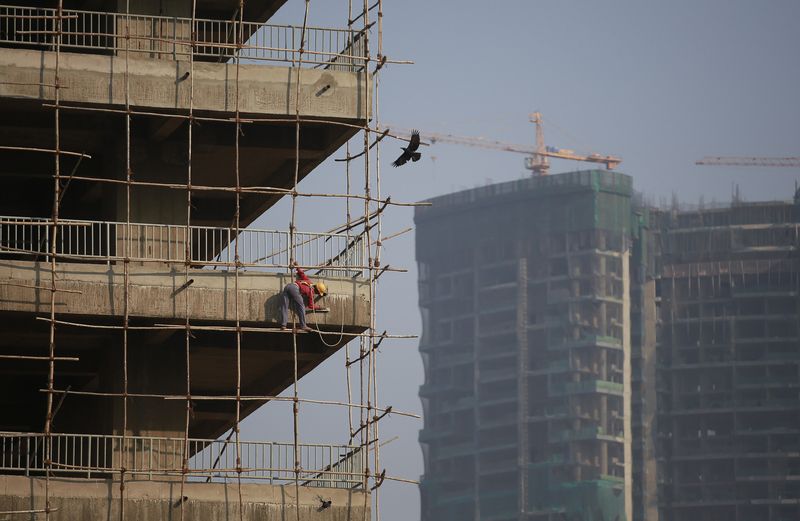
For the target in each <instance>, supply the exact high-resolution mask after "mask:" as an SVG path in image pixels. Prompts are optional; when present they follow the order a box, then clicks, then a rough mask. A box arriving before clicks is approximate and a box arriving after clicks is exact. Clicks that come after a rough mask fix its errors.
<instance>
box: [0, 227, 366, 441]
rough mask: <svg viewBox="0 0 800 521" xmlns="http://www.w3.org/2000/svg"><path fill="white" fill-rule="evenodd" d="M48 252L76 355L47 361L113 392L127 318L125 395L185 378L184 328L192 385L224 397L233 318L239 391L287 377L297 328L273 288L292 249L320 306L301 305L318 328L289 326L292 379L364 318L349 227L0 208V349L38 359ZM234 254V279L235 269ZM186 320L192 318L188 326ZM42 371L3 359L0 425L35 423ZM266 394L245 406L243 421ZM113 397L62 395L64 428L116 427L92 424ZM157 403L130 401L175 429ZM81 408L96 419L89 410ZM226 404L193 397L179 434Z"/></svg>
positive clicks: (74, 380) (131, 413) (179, 420)
mask: <svg viewBox="0 0 800 521" xmlns="http://www.w3.org/2000/svg"><path fill="white" fill-rule="evenodd" d="M54 229H55V230H56V234H55V237H56V239H55V245H54V244H53V239H52V237H53V235H52V234H53V230H54ZM291 242H293V244H294V246H293V247H292V248H290V243H291ZM53 250H55V253H56V259H57V262H56V263H55V270H54V272H53V273H54V275H55V280H56V289H57V292H56V293H55V296H54V299H55V300H54V306H55V319H56V326H55V327H56V329H57V338H58V343H57V345H58V349H57V350H58V355H59V356H66V357H74V358H76V359H77V360H76V361H74V362H73V363H69V364H66V365H63V364H61V363H58V364H56V368H55V378H56V380H57V381H58V382H59V384H58V385H59V388H61V389H66V388H67V387H71V389H72V390H73V391H77V390H87V391H99V392H105V393H115V392H120V391H121V388H120V386H121V376H120V375H121V373H120V371H121V367H122V365H123V360H122V356H123V353H122V350H121V348H120V346H121V345H122V343H123V330H122V329H123V324H124V318H125V317H126V316H127V317H128V329H127V336H126V338H127V342H128V345H129V346H130V347H129V351H128V357H127V362H128V364H129V367H128V374H129V377H130V388H129V390H130V392H136V393H143V394H148V393H149V394H153V393H155V394H175V393H177V394H180V393H185V379H183V378H181V377H179V376H176V375H182V374H185V373H186V370H187V369H186V364H187V360H186V358H187V353H186V342H187V340H186V338H187V334H188V335H190V337H191V349H189V354H188V357H189V360H188V363H189V365H190V367H191V373H192V374H191V381H192V394H193V395H198V396H199V395H210V396H214V395H218V396H229V395H230V394H231V392H230V390H231V389H235V388H236V375H237V367H236V356H235V348H236V334H235V332H236V326H237V322H238V325H239V326H240V328H241V338H240V340H241V379H242V380H241V382H242V394H244V395H249V396H276V395H278V394H279V393H280V392H282V391H283V390H284V389H286V388H287V387H288V386H289V385H290V384H291V383H292V381H293V371H294V351H293V335H292V334H291V331H288V332H287V331H280V329H279V327H278V326H279V325H280V312H279V306H280V300H281V298H282V297H281V295H280V294H281V291H282V289H283V287H284V286H285V285H286V284H287V283H289V282H290V281H292V280H293V276H292V275H291V274H290V273H289V270H288V269H287V266H288V265H289V260H290V258H291V256H292V255H293V256H294V258H295V259H296V261H297V262H298V263H299V265H301V266H303V267H306V268H307V272H308V274H309V275H310V276H311V277H312V278H313V279H316V280H324V281H325V283H326V284H327V286H328V289H329V294H328V295H326V296H325V297H324V298H322V299H321V300H318V302H317V303H318V304H320V305H322V306H324V307H325V308H327V310H328V311H327V312H325V313H308V314H307V318H308V323H309V325H310V326H311V327H312V328H314V329H315V330H316V332H313V333H304V334H298V335H297V360H298V367H297V369H298V376H300V377H302V376H303V375H305V374H306V373H308V372H309V371H311V370H312V369H313V368H314V367H316V366H317V365H318V364H320V363H322V362H323V361H324V360H325V359H327V358H328V357H329V356H331V355H332V354H333V353H335V352H336V351H337V350H338V349H339V347H341V346H343V345H344V344H345V343H347V342H348V341H350V340H352V339H353V338H354V337H355V336H356V335H358V334H360V333H362V332H363V331H365V330H366V329H367V328H368V327H369V323H370V301H369V295H370V292H369V281H368V278H367V276H366V273H367V272H366V271H365V264H366V261H365V248H364V242H363V240H362V238H361V237H359V236H352V237H349V236H347V235H344V234H338V235H337V234H319V233H300V232H297V233H295V234H294V235H293V236H290V234H289V233H288V232H280V231H270V230H258V229H245V230H241V231H240V233H239V235H238V237H237V235H236V233H235V230H232V229H230V228H216V227H207V226H188V227H187V226H173V225H158V224H142V223H130V224H127V223H119V222H108V221H88V220H87V221H75V220H59V221H58V225H57V226H54V225H53V223H52V221H50V220H48V219H30V218H27V219H26V218H21V217H1V218H0V324H2V330H3V331H5V332H6V334H5V335H3V336H2V338H0V352H2V353H9V354H19V353H20V352H21V351H22V352H24V353H25V354H28V355H36V356H46V355H47V352H48V345H49V340H48V338H49V334H50V322H49V320H50V309H51V307H50V306H51V300H50V299H51V292H50V288H51V283H52V276H51V264H50V255H51V254H52V253H53ZM236 250H238V256H239V270H238V274H237V273H236V271H235V270H234V269H233V266H234V265H235V262H234V260H235V259H234V255H235V251H236ZM187 253H188V254H189V258H188V262H187ZM126 258H127V267H128V269H127V275H126V270H125V264H126ZM126 277H127V283H126ZM237 297H238V298H237ZM237 319H238V321H237ZM186 324H190V325H191V327H190V329H189V330H188V331H187V328H186ZM232 349H233V350H234V351H232ZM42 369H43V366H42V364H40V363H38V362H30V361H25V360H11V361H6V362H4V369H3V374H4V378H2V379H0V380H2V383H1V384H0V388H2V390H3V392H2V393H0V396H4V397H5V398H0V402H2V403H0V406H2V407H4V410H7V411H11V410H13V412H14V413H13V414H11V413H10V412H9V414H8V415H5V418H15V420H14V422H15V423H14V425H10V424H5V423H4V422H2V421H0V430H3V429H5V430H33V429H36V428H41V423H40V422H38V420H37V418H39V417H40V415H41V411H43V410H44V408H45V404H44V400H45V395H44V394H43V393H42V392H41V378H42V375H43V373H42V372H41V371H42ZM62 386H63V387H62ZM265 401H266V400H264V401H261V400H251V401H246V402H243V404H242V415H243V417H244V416H246V415H247V414H249V413H251V412H253V411H254V410H255V409H256V408H258V407H259V406H260V405H262V404H263V403H264V402H265ZM112 402H113V403H109V402H104V401H102V400H94V399H91V397H89V396H70V399H69V400H65V402H64V406H63V408H62V411H61V412H60V413H59V416H60V417H61V420H60V421H61V422H62V423H61V425H62V426H63V427H64V428H65V429H67V430H71V429H75V430H77V431H78V432H96V433H109V432H112V430H113V431H114V432H116V433H118V434H121V432H117V430H118V426H116V427H114V428H113V429H112V428H111V427H110V426H109V425H106V424H103V423H101V422H100V420H99V418H100V417H101V416H103V415H102V414H101V411H108V408H109V407H112V409H113V410H116V409H120V410H119V411H117V412H121V407H122V403H121V402H122V401H121V400H114V401H112ZM156 405H157V407H154V406H153V404H151V403H147V401H146V400H145V401H141V400H140V401H138V402H137V401H133V402H132V403H130V404H128V413H127V414H128V417H129V418H131V425H136V426H137V433H139V434H149V435H155V436H171V435H175V433H180V432H183V430H184V427H185V426H184V414H183V409H184V404H182V403H179V402H176V401H173V402H169V401H163V400H162V401H159V402H158V403H157V404H156ZM87 411H97V414H96V415H91V414H90V415H88V417H87V415H86V412H87ZM235 411H236V405H235V402H234V401H233V400H231V399H227V398H225V399H219V400H209V401H200V402H198V403H197V404H196V406H195V408H194V410H193V413H192V418H191V421H190V426H189V431H190V433H191V435H192V436H194V437H214V436H219V435H220V434H222V433H223V432H225V431H226V430H227V429H228V428H229V426H230V425H231V423H232V421H233V418H234V416H235ZM79 429H83V430H79Z"/></svg>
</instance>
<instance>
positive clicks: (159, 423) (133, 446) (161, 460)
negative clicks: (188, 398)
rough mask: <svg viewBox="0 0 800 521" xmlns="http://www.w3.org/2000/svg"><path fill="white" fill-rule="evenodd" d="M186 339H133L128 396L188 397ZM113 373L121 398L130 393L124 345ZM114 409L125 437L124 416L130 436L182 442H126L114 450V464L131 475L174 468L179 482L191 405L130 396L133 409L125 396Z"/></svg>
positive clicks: (116, 430)
mask: <svg viewBox="0 0 800 521" xmlns="http://www.w3.org/2000/svg"><path fill="white" fill-rule="evenodd" d="M179 337H180V334H176V335H175V336H174V337H173V339H172V341H161V342H157V341H155V340H154V339H151V340H150V341H148V340H146V339H144V338H142V336H141V335H137V334H133V333H132V334H130V335H129V342H128V353H127V355H128V356H127V371H128V393H131V394H157V395H167V394H169V395H185V394H186V360H185V351H184V350H183V345H182V342H180V340H181V338H179ZM108 362H109V365H110V366H112V368H113V370H110V371H108V374H111V375H113V376H112V378H113V379H114V380H113V381H111V382H110V387H111V389H113V392H115V393H122V392H123V391H124V386H123V377H122V368H123V352H122V346H121V342H120V343H119V344H117V346H115V348H114V352H113V353H112V354H111V355H110V357H109V361H108ZM112 401H113V404H112V410H111V418H112V425H111V433H112V434H115V435H121V434H123V426H124V422H123V420H124V417H125V416H127V429H126V430H125V434H126V435H128V436H138V437H147V436H153V437H158V438H176V439H177V441H162V440H152V441H151V440H137V441H136V442H134V441H133V440H131V439H128V440H126V441H127V442H126V443H125V446H124V447H123V446H122V444H121V440H120V442H119V443H115V444H114V445H113V449H112V450H113V455H112V461H113V462H114V466H115V467H119V466H120V465H124V466H125V468H126V469H128V472H131V473H132V474H134V475H135V472H132V471H134V470H138V471H139V472H140V473H141V471H147V470H149V469H151V468H152V469H173V470H175V471H176V479H179V478H180V476H179V474H178V472H177V471H179V470H180V468H181V466H182V461H183V442H182V439H183V437H184V431H185V428H186V402H185V401H184V400H167V399H164V398H161V397H153V398H149V397H128V399H127V410H125V409H126V404H125V402H124V399H123V398H122V397H118V398H113V400H112Z"/></svg>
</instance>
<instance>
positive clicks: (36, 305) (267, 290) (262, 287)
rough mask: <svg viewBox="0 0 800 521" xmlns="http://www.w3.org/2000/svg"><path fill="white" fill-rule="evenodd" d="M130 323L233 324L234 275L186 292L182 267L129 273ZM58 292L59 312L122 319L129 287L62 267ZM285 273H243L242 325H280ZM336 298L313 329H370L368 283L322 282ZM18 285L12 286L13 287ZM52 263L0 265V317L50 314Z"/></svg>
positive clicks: (211, 275) (201, 274) (92, 270)
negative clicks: (5, 314)
mask: <svg viewBox="0 0 800 521" xmlns="http://www.w3.org/2000/svg"><path fill="white" fill-rule="evenodd" d="M129 277H130V284H129V300H128V302H129V308H128V312H129V315H130V316H131V317H140V318H150V319H163V320H171V319H181V318H185V317H186V299H187V298H188V299H189V315H190V316H189V318H190V319H192V320H208V321H215V322H230V321H233V320H235V306H234V303H235V293H236V292H235V291H234V274H233V273H232V272H225V271H220V270H210V269H193V270H190V273H189V277H190V279H191V280H193V281H194V282H193V283H192V284H191V285H189V286H188V287H184V284H185V281H186V279H185V275H184V270H183V268H179V267H176V266H171V267H170V266H167V265H163V266H157V265H149V266H133V265H131V266H130V267H129ZM56 278H57V281H58V282H57V287H58V288H60V289H63V290H69V292H66V291H64V292H59V293H57V295H56V313H57V315H60V316H61V317H64V316H84V317H86V316H89V317H97V316H100V317H122V315H123V310H124V301H125V284H124V276H123V268H122V266H121V265H114V264H110V265H105V264H79V263H58V264H57V265H56ZM290 280H291V279H290V278H289V276H288V275H287V274H278V273H267V272H257V271H249V272H244V273H240V274H239V317H240V320H241V321H242V322H243V323H258V324H263V325H273V326H274V325H276V324H277V323H278V321H279V316H280V313H279V301H280V298H281V296H280V293H281V290H282V289H283V287H284V286H285V285H286V284H287V283H288V282H290ZM324 280H325V283H326V284H327V286H328V291H329V292H330V293H329V294H328V295H327V296H326V297H325V299H324V301H321V304H322V305H324V306H325V307H327V308H329V309H330V312H328V313H317V314H315V315H314V323H318V324H320V325H323V326H324V325H331V326H336V327H337V328H338V327H341V326H342V325H344V327H347V328H348V329H349V328H353V327H355V328H358V329H363V328H366V327H368V326H369V309H370V306H369V284H368V282H366V281H363V280H355V279H324ZM10 284H14V285H10ZM49 284H50V265H49V264H48V263H43V262H30V261H0V311H10V312H27V313H46V312H49V311H50V291H49V290H48V289H47V288H49V287H50V286H49Z"/></svg>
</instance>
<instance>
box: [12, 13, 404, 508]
mask: <svg viewBox="0 0 800 521" xmlns="http://www.w3.org/2000/svg"><path fill="white" fill-rule="evenodd" d="M284 3H286V0H247V1H241V0H238V1H230V0H204V1H198V2H185V1H168V0H164V1H160V2H151V1H147V2H138V1H137V2H125V1H112V2H92V1H88V0H75V1H71V2H66V1H65V2H61V1H59V2H44V1H22V2H20V5H0V331H2V333H3V334H2V335H0V368H1V369H0V408H2V411H3V412H2V415H0V518H3V519H6V517H7V516H12V515H19V516H27V517H29V518H30V519H34V518H42V519H54V520H56V519H61V520H67V519H87V520H94V519H98V520H99V519H103V520H106V519H119V520H121V521H123V520H125V519H194V520H198V521H202V520H206V519H208V520H210V519H224V518H227V517H237V518H238V519H266V518H270V519H272V518H275V519H277V518H288V517H291V518H292V519H295V516H297V517H296V518H297V519H311V517H313V516H316V517H314V518H322V517H320V516H329V517H325V519H334V518H335V519H345V518H346V519H365V520H368V519H370V516H371V514H370V510H371V506H370V505H371V499H370V496H371V495H374V494H376V493H377V489H378V487H379V486H380V484H381V483H382V481H383V479H384V478H385V479H391V478H386V476H385V471H384V472H383V474H381V473H380V472H379V471H376V468H377V467H378V466H379V465H380V461H379V457H378V448H377V447H378V443H376V439H375V436H376V435H377V434H376V433H377V430H376V428H375V423H376V422H377V420H378V419H379V418H380V417H383V416H385V414H386V413H385V412H384V413H380V411H381V410H380V409H376V404H375V396H374V393H376V392H377V389H378V386H377V381H376V376H375V370H374V364H375V356H376V352H375V349H374V345H375V335H374V334H373V331H374V328H375V320H376V318H375V309H376V308H375V306H376V301H375V298H376V291H375V279H376V273H377V272H378V270H380V269H381V266H380V265H379V258H380V241H379V240H377V241H374V240H371V238H370V230H372V229H373V228H374V227H375V224H376V220H380V218H381V217H380V212H376V210H377V208H378V205H379V204H380V206H381V208H382V209H383V208H385V207H386V206H387V205H389V204H390V203H389V201H388V200H384V201H379V200H378V199H377V198H376V197H374V196H372V195H371V193H370V188H369V187H370V185H371V183H374V182H375V179H376V178H378V176H379V175H380V170H379V166H378V165H375V163H374V162H372V163H371V162H370V161H369V158H370V154H374V153H375V152H374V149H373V151H372V152H370V150H371V147H367V146H366V144H364V145H363V146H364V150H363V154H356V152H354V153H353V155H354V156H357V157H360V158H361V159H360V161H361V162H360V163H358V162H352V163H351V162H350V159H349V158H348V162H347V165H346V167H343V169H344V168H346V169H347V176H348V184H347V188H346V189H345V188H342V190H341V191H339V192H338V193H337V194H304V193H302V191H301V190H300V189H299V188H298V183H299V182H300V181H301V180H302V179H303V178H304V177H305V176H307V175H309V174H310V173H311V172H312V171H313V170H314V168H315V167H317V166H318V165H319V164H320V163H321V162H322V161H323V160H325V159H326V158H328V157H329V156H330V155H332V154H333V152H334V151H336V150H337V149H339V148H340V147H341V145H343V144H344V143H345V142H347V141H348V140H349V139H350V138H351V137H353V136H355V135H356V134H357V133H359V132H363V133H364V136H367V137H365V139H364V140H362V143H366V142H367V141H368V136H369V131H370V128H369V124H370V123H369V122H370V119H371V117H372V114H373V113H374V108H375V107H374V98H373V95H374V94H375V89H377V85H376V83H375V77H376V73H377V69H379V68H380V66H381V65H382V64H383V63H385V60H384V61H381V60H379V59H377V58H375V57H374V53H375V50H376V49H380V48H381V43H380V34H381V26H380V23H379V25H378V27H377V31H374V32H377V34H378V40H377V45H376V44H374V43H373V47H372V50H370V33H369V30H368V29H369V28H370V27H372V26H373V20H380V17H381V16H382V4H381V2H378V3H376V4H375V5H371V6H370V7H367V6H364V10H362V9H360V8H356V9H355V10H353V9H352V4H351V10H350V12H343V13H342V16H341V18H342V20H343V22H344V23H343V24H342V26H341V28H338V29H333V28H331V29H326V28H319V27H314V28H312V27H309V26H307V23H306V19H307V16H308V9H309V5H308V2H306V3H305V4H303V3H302V2H301V3H300V4H301V5H300V7H301V11H300V12H301V13H302V8H303V6H304V7H305V9H306V17H305V18H303V16H302V15H301V17H300V20H299V21H298V25H296V26H287V25H271V24H269V23H268V22H269V20H270V18H271V17H272V15H273V14H275V13H276V11H277V10H278V9H279V8H281V7H282V6H283V4H284ZM312 9H313V7H312ZM345 11H346V10H345ZM374 32H373V33H374ZM370 53H373V54H370ZM348 150H349V149H348ZM351 165H352V166H351ZM355 165H359V168H361V170H360V174H357V173H356V172H358V171H357V170H355V168H356V167H355ZM351 170H352V175H354V176H355V175H360V176H361V177H362V178H363V180H364V185H365V186H366V190H365V192H364V193H363V194H351V193H350V191H349V178H350V177H349V176H350V175H351ZM343 184H344V183H343ZM312 196H313V197H312ZM379 196H380V194H378V197H379ZM282 197H290V198H291V202H292V212H291V217H290V218H287V221H288V226H287V228H286V229H283V230H260V229H254V228H252V227H249V226H250V225H251V224H252V223H253V222H254V220H255V219H256V218H258V217H259V216H260V215H261V214H262V213H264V212H265V211H268V210H269V209H270V208H271V207H272V206H273V205H274V204H275V203H276V202H277V201H278V200H279V199H281V198H282ZM321 197H337V198H340V199H342V200H345V199H346V200H347V202H348V214H347V216H344V215H342V219H341V220H342V223H343V224H342V230H343V231H342V233H313V232H301V231H299V230H298V229H297V227H296V226H295V220H294V219H295V213H296V212H295V208H296V206H297V205H298V204H304V205H307V206H306V207H305V209H306V211H307V212H309V211H310V210H309V209H310V208H312V207H313V206H314V205H315V204H318V203H319V199H316V201H317V202H316V203H315V202H314V201H315V198H321ZM352 197H357V198H358V199H357V200H358V202H359V208H362V209H363V210H364V214H363V216H361V218H360V219H358V215H357V213H358V212H357V211H354V212H353V214H354V217H353V218H352V219H351V216H350V210H349V202H350V199H351V198H352ZM300 200H302V201H303V202H302V203H300V202H299V201H300ZM345 219H347V220H346V221H345ZM330 225H331V224H330V223H326V227H329V226H330ZM377 228H378V229H379V230H380V226H378V227H377ZM373 233H374V232H373ZM373 239H375V237H373ZM376 243H377V246H376ZM295 265H299V266H301V267H303V268H305V269H306V270H307V271H308V273H309V274H310V275H311V276H312V277H315V278H323V279H324V280H325V281H326V283H327V286H328V294H327V295H326V296H325V297H324V298H325V300H324V302H322V303H323V304H324V306H325V307H326V310H327V311H328V312H327V313H324V314H323V313H319V314H315V315H314V316H313V318H309V321H310V325H312V326H313V329H314V330H315V331H314V332H313V333H308V334H306V333H305V332H304V331H298V330H297V329H294V330H292V329H291V328H290V329H289V330H288V331H286V330H282V329H281V328H280V327H279V326H280V313H279V306H280V301H281V300H282V297H281V291H282V289H283V287H284V286H285V285H286V284H287V283H289V282H290V281H291V280H293V274H292V267H293V266H295ZM299 333H303V334H299ZM354 339H358V342H357V343H360V349H359V351H358V355H356V357H357V359H356V360H354V361H353V362H352V363H353V364H358V365H354V369H356V370H357V369H358V368H359V367H360V368H361V370H360V371H359V373H358V374H357V375H355V376H353V378H352V380H351V378H349V376H348V378H347V388H348V393H349V392H350V386H351V381H352V387H353V389H354V390H355V396H356V397H358V396H359V394H360V396H361V398H352V397H351V396H348V398H347V400H339V401H333V400H330V399H328V400H324V401H320V400H316V401H314V400H313V398H314V397H313V396H312V397H309V396H303V395H302V394H301V393H299V391H298V389H299V387H298V380H299V379H300V378H301V377H302V376H303V375H305V374H306V373H308V372H310V371H312V370H313V369H314V368H315V367H316V366H317V365H319V364H320V363H322V362H323V361H324V360H326V359H327V358H328V357H330V356H331V355H333V354H334V353H336V352H337V351H339V349H341V348H343V346H345V345H346V344H347V343H348V342H350V341H351V340H354ZM348 358H349V351H348ZM350 365H351V364H349V363H348V364H347V367H348V369H347V370H348V371H349V367H350ZM348 375H349V373H348ZM344 382H345V378H344V375H343V376H342V387H343V388H344ZM359 386H360V390H361V392H360V393H359V392H358V390H359ZM286 390H289V391H290V392H289V397H288V398H286V397H285V396H284V397H281V396H279V395H280V394H281V393H282V392H284V391H286ZM317 398H319V397H317ZM325 398H327V397H325ZM277 400H288V401H290V402H291V404H292V409H293V413H292V412H290V413H289V414H288V415H287V417H286V418H285V423H286V424H287V425H292V423H293V424H294V439H293V440H286V443H279V442H276V441H272V440H270V441H246V440H245V439H244V438H240V429H239V426H240V422H241V421H242V420H243V419H244V418H245V417H247V416H248V415H249V414H251V413H252V412H254V411H255V410H256V409H257V408H258V407H259V406H261V405H263V404H265V403H267V402H270V401H277ZM306 402H314V403H317V404H325V405H329V406H331V407H338V408H340V410H342V415H343V417H344V415H346V416H347V417H348V420H349V425H350V432H349V433H346V432H345V433H341V435H340V436H336V435H335V434H333V435H332V436H336V438H335V439H334V440H332V443H338V445H318V444H307V443H302V439H303V434H302V433H301V432H298V414H299V411H300V410H301V409H302V408H303V405H304V403H306ZM226 433H228V435H227V436H225V434H226ZM370 447H371V449H370ZM367 454H369V456H370V457H369V458H367ZM370 469H372V470H370ZM370 490H372V491H373V492H370ZM323 510H326V512H325V513H322V514H320V512H322V511H323Z"/></svg>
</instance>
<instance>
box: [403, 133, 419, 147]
mask: <svg viewBox="0 0 800 521" xmlns="http://www.w3.org/2000/svg"><path fill="white" fill-rule="evenodd" d="M418 148H419V130H412V131H411V141H410V142H409V143H408V147H407V148H406V150H408V151H409V152H415V151H416V150H417V149H418Z"/></svg>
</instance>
